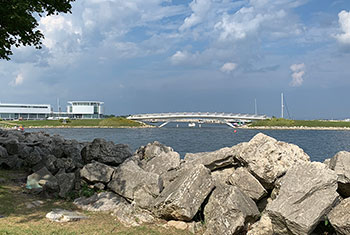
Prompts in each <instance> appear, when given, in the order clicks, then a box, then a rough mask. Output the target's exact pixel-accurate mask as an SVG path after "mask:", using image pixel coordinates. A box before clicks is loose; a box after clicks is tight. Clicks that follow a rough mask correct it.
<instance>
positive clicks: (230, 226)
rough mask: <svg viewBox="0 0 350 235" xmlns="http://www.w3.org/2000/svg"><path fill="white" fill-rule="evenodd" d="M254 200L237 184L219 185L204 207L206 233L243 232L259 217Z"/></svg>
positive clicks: (209, 234)
mask: <svg viewBox="0 0 350 235" xmlns="http://www.w3.org/2000/svg"><path fill="white" fill-rule="evenodd" d="M259 215H260V213H259V210H258V208H257V206H256V205H255V203H254V201H253V200H252V199H250V198H249V197H248V196H247V195H246V194H245V193H243V192H242V191H241V190H240V189H239V188H238V187H236V186H230V185H226V186H218V187H216V188H215V189H214V191H213V193H212V194H211V195H210V198H209V201H208V204H207V205H206V206H205V208H204V218H205V224H206V227H207V230H206V232H205V234H208V235H211V234H224V235H226V234H227V235H229V234H243V232H244V231H246V229H247V227H248V225H249V224H251V223H254V222H255V221H256V220H257V219H258V218H259Z"/></svg>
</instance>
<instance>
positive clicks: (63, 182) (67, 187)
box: [56, 173, 75, 198]
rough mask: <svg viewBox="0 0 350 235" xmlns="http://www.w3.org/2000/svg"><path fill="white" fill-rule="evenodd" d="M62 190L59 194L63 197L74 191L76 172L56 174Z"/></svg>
mask: <svg viewBox="0 0 350 235" xmlns="http://www.w3.org/2000/svg"><path fill="white" fill-rule="evenodd" d="M56 178H57V181H58V185H59V188H60V191H59V193H58V195H59V196H60V197H62V198H66V197H67V194H68V193H69V192H71V191H73V189H74V186H75V174H74V173H59V174H57V175H56Z"/></svg>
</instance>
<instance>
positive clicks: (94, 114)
mask: <svg viewBox="0 0 350 235" xmlns="http://www.w3.org/2000/svg"><path fill="white" fill-rule="evenodd" d="M68 104H69V105H68V106H67V114H68V117H70V118H73V119H80V118H81V119H96V118H102V116H103V112H104V110H103V109H104V108H103V104H104V103H103V102H100V101H69V102H68Z"/></svg>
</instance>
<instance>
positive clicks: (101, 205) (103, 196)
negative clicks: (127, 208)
mask: <svg viewBox="0 0 350 235" xmlns="http://www.w3.org/2000/svg"><path fill="white" fill-rule="evenodd" d="M120 203H126V204H127V201H126V200H125V199H124V198H123V197H121V196H119V195H117V194H115V193H112V192H102V193H98V194H94V195H93V196H91V197H89V198H85V197H81V198H77V199H75V200H74V204H75V205H76V206H77V207H78V208H80V209H82V210H86V211H114V210H115V209H117V208H118V205H119V204H120Z"/></svg>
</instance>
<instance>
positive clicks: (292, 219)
mask: <svg viewBox="0 0 350 235" xmlns="http://www.w3.org/2000/svg"><path fill="white" fill-rule="evenodd" d="M280 185H281V187H280V189H279V193H278V195H277V198H276V199H275V200H272V201H271V202H270V203H269V204H268V205H267V207H266V211H267V213H268V215H269V217H270V219H271V221H272V224H273V229H274V232H275V233H277V234H310V233H311V232H312V231H313V229H314V228H315V227H316V226H317V224H318V222H319V221H320V220H322V219H323V218H324V216H325V215H326V214H327V213H328V212H329V211H330V210H331V208H332V207H333V206H334V205H335V204H336V202H337V201H338V199H339V195H338V193H337V192H336V190H337V175H336V173H335V172H334V171H332V170H330V169H328V168H327V166H326V165H324V164H323V163H319V162H312V163H304V164H297V165H295V166H292V167H291V168H290V169H289V170H288V171H287V173H286V175H285V176H284V177H283V178H281V182H280Z"/></svg>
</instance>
